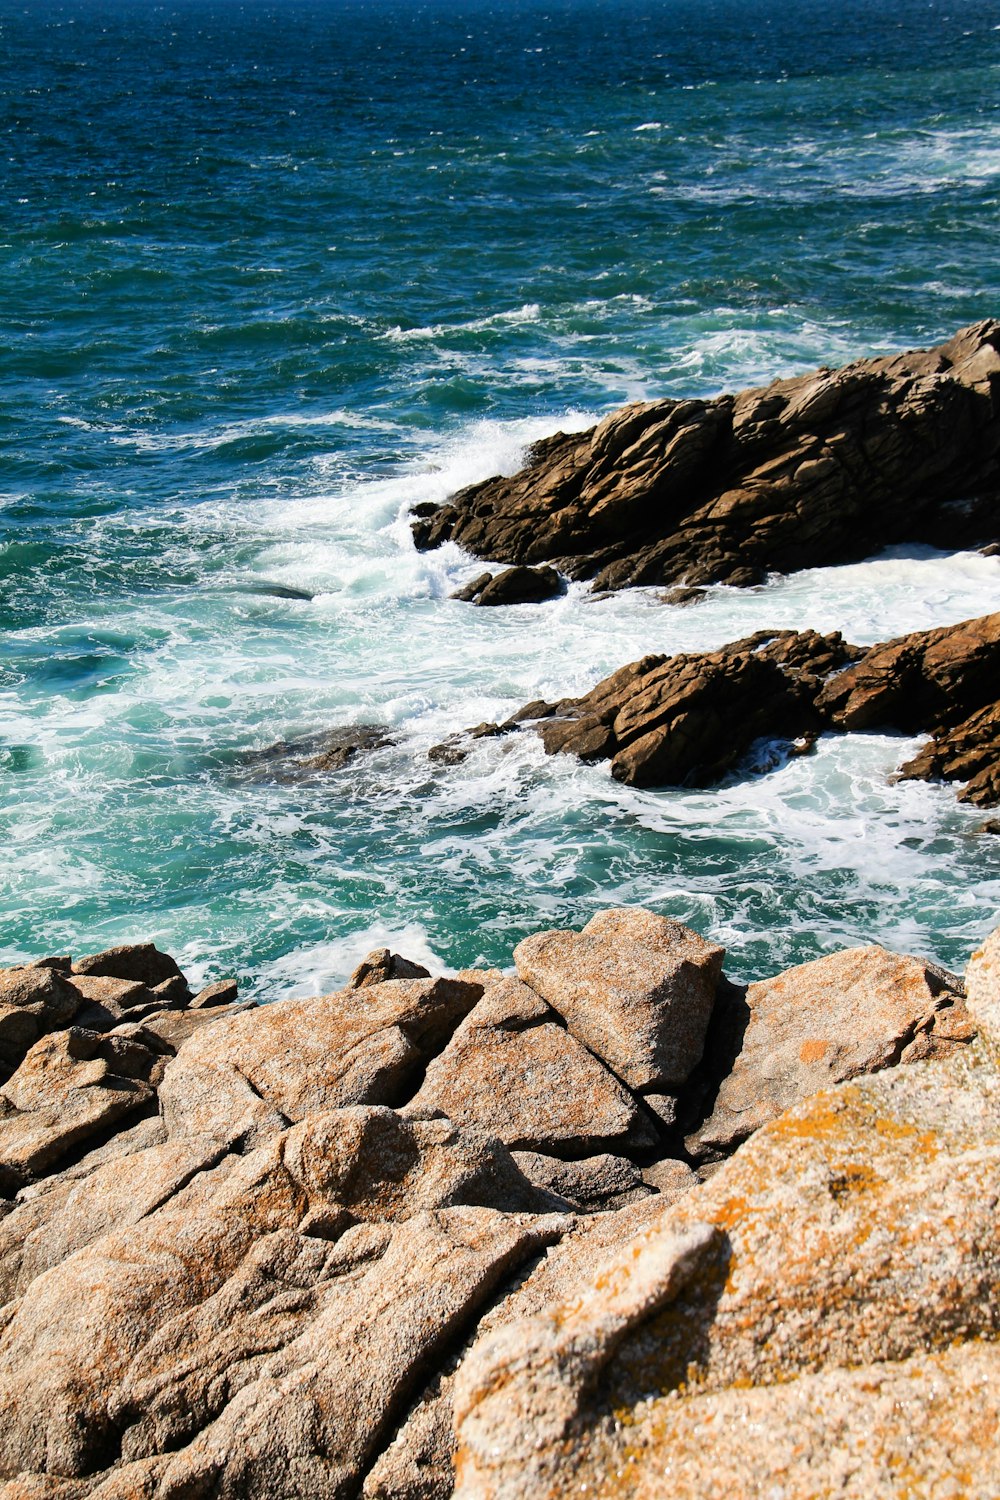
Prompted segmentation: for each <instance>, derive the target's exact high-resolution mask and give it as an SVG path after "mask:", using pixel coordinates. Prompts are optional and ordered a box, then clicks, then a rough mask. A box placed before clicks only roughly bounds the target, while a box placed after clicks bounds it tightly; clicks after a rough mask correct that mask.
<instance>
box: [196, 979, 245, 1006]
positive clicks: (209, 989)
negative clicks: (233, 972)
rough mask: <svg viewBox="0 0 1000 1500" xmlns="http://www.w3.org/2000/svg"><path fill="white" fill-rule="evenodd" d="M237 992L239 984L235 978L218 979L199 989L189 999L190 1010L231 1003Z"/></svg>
mask: <svg viewBox="0 0 1000 1500" xmlns="http://www.w3.org/2000/svg"><path fill="white" fill-rule="evenodd" d="M238 993H239V986H238V984H237V983H236V980H235V979H219V980H217V981H216V983H215V984H209V985H206V986H205V988H204V989H203V990H199V991H198V993H197V995H195V997H194V999H193V1000H192V1001H191V1009H192V1010H205V1009H207V1008H208V1007H210V1006H216V1005H231V1004H232V1003H233V1001H234V1000H235V999H236V997H237V995H238Z"/></svg>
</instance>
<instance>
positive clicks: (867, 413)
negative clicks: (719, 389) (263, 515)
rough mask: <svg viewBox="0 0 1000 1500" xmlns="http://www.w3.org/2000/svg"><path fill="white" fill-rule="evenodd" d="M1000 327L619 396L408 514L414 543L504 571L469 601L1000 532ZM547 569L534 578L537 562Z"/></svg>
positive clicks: (844, 558)
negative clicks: (727, 381)
mask: <svg viewBox="0 0 1000 1500" xmlns="http://www.w3.org/2000/svg"><path fill="white" fill-rule="evenodd" d="M998 498H1000V322H997V321H996V320H986V321H984V322H980V323H976V324H973V325H972V326H971V327H969V328H965V329H963V330H961V332H959V333H957V334H956V335H955V337H954V338H953V339H951V340H949V342H948V343H946V344H942V345H940V346H938V347H937V348H934V349H926V350H914V351H911V352H910V353H907V354H898V355H892V356H889V357H886V358H881V359H861V360H856V361H855V362H854V363H852V364H848V365H845V366H843V368H841V369H838V370H829V369H822V370H819V371H817V372H815V373H813V374H809V375H802V376H798V377H796V378H794V379H791V380H777V381H775V382H773V383H772V384H771V385H769V386H766V387H763V388H760V389H753V390H747V391H741V392H740V393H739V394H738V395H724V396H719V397H717V398H716V399H715V400H689V401H652V402H645V403H640V404H636V405H632V406H626V407H624V408H622V409H621V410H620V411H616V412H614V413H612V414H611V416H609V417H606V418H605V419H604V421H602V422H600V423H599V424H598V425H597V426H596V427H593V428H591V429H590V430H589V431H587V432H582V433H572V434H569V435H567V434H564V433H556V434H555V436H553V437H551V438H548V439H546V440H545V441H543V442H541V443H537V444H536V445H535V446H534V448H533V449H532V450H531V452H530V453H529V455H528V463H527V466H526V467H525V468H524V469H522V470H521V471H520V472H519V473H517V474H515V475H514V476H513V477H512V478H503V477H499V478H494V479H488V480H486V481H484V482H483V483H480V484H475V485H472V486H470V487H469V488H467V489H464V490H460V491H459V492H458V493H457V494H455V495H452V496H451V498H450V499H449V500H448V501H447V502H446V503H445V504H444V505H440V506H438V505H432V504H428V505H425V506H421V507H418V508H417V509H416V510H415V511H414V525H413V536H414V540H415V542H416V545H417V546H418V547H420V548H433V547H437V546H440V545H441V543H442V542H446V541H454V542H458V543H459V545H460V546H462V547H464V548H465V549H466V550H467V551H469V552H471V553H473V554H474V555H475V556H477V557H482V558H487V559H492V560H493V561H495V562H499V563H508V564H514V565H516V566H517V568H518V573H517V574H516V575H514V576H511V575H509V574H503V573H501V574H499V575H497V577H496V578H494V577H493V575H491V574H484V575H483V576H482V577H480V578H478V579H476V580H475V582H474V584H472V585H470V591H468V592H466V594H464V595H463V597H469V598H474V599H478V602H481V603H484V604H485V603H489V604H503V603H511V602H517V600H518V599H522V598H531V599H541V598H547V597H550V596H551V595H552V594H553V593H556V592H558V578H557V577H554V576H553V567H554V569H556V570H558V572H561V573H562V574H565V575H566V576H567V577H569V578H575V579H581V578H585V579H593V581H594V587H595V588H596V589H620V588H625V587H627V586H629V585H633V584H661V583H683V584H685V585H687V586H688V587H694V586H697V585H701V584H707V583H728V584H733V585H740V584H752V583H757V582H759V581H760V580H761V579H762V578H763V577H764V575H765V574H766V573H768V572H791V571H793V570H795V569H798V568H809V567H822V566H826V565H829V564H833V563H843V562H851V561H855V560H857V559H860V558H863V557H867V556H870V555H871V554H872V553H874V552H876V551H878V550H879V549H880V548H883V547H886V546H889V545H891V544H895V543H903V542H924V543H930V544H932V545H936V546H937V545H939V546H944V547H949V548H955V547H963V546H980V545H983V544H987V545H990V544H996V543H997V542H998V541H1000V510H998ZM537 564H552V565H553V567H546V568H544V569H542V570H540V573H539V576H538V577H537V578H535V579H534V580H532V579H531V578H530V576H529V574H528V569H529V567H530V566H531V565H537Z"/></svg>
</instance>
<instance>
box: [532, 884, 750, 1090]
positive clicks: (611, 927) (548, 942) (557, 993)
mask: <svg viewBox="0 0 1000 1500" xmlns="http://www.w3.org/2000/svg"><path fill="white" fill-rule="evenodd" d="M724 957H725V950H724V949H723V948H719V947H716V946H715V945H714V944H712V943H707V942H706V941H705V940H704V938H701V937H699V936H698V934H697V933H695V932H692V931H691V930H690V928H687V927H683V926H681V924H680V923H679V922H669V921H667V920H666V918H664V917H660V916H657V915H656V913H655V912H650V911H644V910H643V909H642V908H641V907H634V908H633V907H630V908H620V909H616V910H611V911H605V912H599V913H598V914H597V916H595V917H592V918H591V920H590V921H589V922H588V923H587V925H586V926H585V927H584V929H583V931H582V932H558V931H556V932H542V933H537V934H535V935H534V936H532V937H529V938H525V939H524V941H523V942H522V943H519V944H518V946H517V948H516V949H515V950H514V960H515V962H516V964H517V972H518V974H519V976H520V977H521V979H522V980H523V981H524V983H525V984H527V985H530V987H531V988H532V989H533V990H535V992H536V993H537V994H539V995H541V996H542V997H543V998H544V999H545V1000H547V1001H548V1002H549V1004H550V1005H551V1006H552V1007H553V1008H554V1009H555V1010H557V1011H558V1012H559V1014H560V1015H561V1016H563V1017H565V1020H566V1023H567V1025H568V1027H569V1029H570V1032H571V1033H572V1034H573V1036H575V1037H577V1038H578V1039H579V1040H580V1041H582V1042H583V1043H584V1045H585V1046H587V1047H589V1049H590V1050H591V1051H592V1052H594V1053H595V1054H596V1055H597V1056H598V1057H600V1058H601V1059H603V1061H605V1062H606V1063H607V1064H608V1066H609V1067H610V1068H611V1070H612V1071H613V1072H614V1073H615V1074H616V1075H617V1076H618V1077H619V1078H621V1079H622V1080H623V1081H624V1082H625V1083H626V1084H628V1086H629V1087H630V1088H633V1089H649V1090H652V1091H660V1090H669V1089H670V1088H671V1087H673V1086H676V1085H680V1084H682V1083H683V1082H684V1081H685V1079H686V1078H687V1076H688V1074H689V1073H690V1072H691V1069H692V1068H693V1067H694V1066H695V1064H696V1063H697V1062H698V1060H699V1058H700V1057H701V1054H702V1048H703V1046H704V1041H705V1032H706V1029H707V1027H708V1021H709V1017H710V1015H711V1013H712V1006H713V1004H714V1001H715V991H716V987H717V985H718V982H719V978H720V975H721V973H722V960H723V958H724Z"/></svg>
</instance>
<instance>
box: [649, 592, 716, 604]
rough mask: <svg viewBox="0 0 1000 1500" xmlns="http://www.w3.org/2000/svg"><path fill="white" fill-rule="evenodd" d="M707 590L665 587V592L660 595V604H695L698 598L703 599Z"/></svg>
mask: <svg viewBox="0 0 1000 1500" xmlns="http://www.w3.org/2000/svg"><path fill="white" fill-rule="evenodd" d="M707 592H708V590H707V589H698V588H676V589H667V591H666V593H665V594H661V595H660V602H661V604H697V602H698V600H699V599H704V598H705V596H706V594H707Z"/></svg>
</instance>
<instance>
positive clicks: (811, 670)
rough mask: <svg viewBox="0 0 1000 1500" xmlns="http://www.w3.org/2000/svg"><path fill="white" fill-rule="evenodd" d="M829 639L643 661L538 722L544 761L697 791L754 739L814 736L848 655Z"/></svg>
mask: <svg viewBox="0 0 1000 1500" xmlns="http://www.w3.org/2000/svg"><path fill="white" fill-rule="evenodd" d="M858 654H859V653H858V650H857V648H856V647H854V646H848V645H846V644H845V643H844V641H842V640H841V638H840V636H839V635H836V634H835V635H829V636H821V635H817V634H816V633H815V632H814V631H808V630H807V631H802V632H796V631H792V630H785V631H779V632H777V633H773V632H767V631H764V632H761V633H760V634H759V635H755V636H749V637H748V638H747V639H746V640H742V641H736V642H734V643H733V644H732V645H730V646H724V647H722V649H721V650H718V651H707V652H703V653H700V654H698V655H691V656H671V657H666V656H645V657H643V658H642V659H641V660H640V661H637V662H633V663H631V664H630V665H629V666H627V667H623V668H622V669H621V670H620V671H618V672H615V673H613V674H612V675H611V676H610V677H606V678H605V679H604V680H603V681H602V682H599V683H598V684H597V686H596V687H595V688H593V689H592V690H591V691H590V692H589V693H587V694H585V695H584V697H582V698H577V699H570V700H567V701H564V702H562V703H560V704H558V705H556V706H555V709H554V713H553V715H552V716H550V717H547V718H545V719H543V720H541V722H540V723H539V725H538V733H539V734H540V735H541V738H542V742H543V744H544V745H545V748H546V750H548V751H549V753H550V754H554V753H556V752H566V753H569V754H572V755H576V756H578V757H579V758H580V759H581V760H610V761H611V773H612V775H613V776H614V777H615V779H616V780H618V781H624V782H627V783H628V784H629V785H630V786H631V785H635V786H679V785H681V784H682V783H693V784H695V785H699V786H704V785H707V784H709V783H710V782H713V781H717V780H718V779H719V777H720V776H722V775H723V774H724V773H725V772H726V771H728V770H730V769H731V768H732V767H733V766H735V765H737V763H738V762H739V761H740V760H741V759H742V758H743V757H744V756H745V755H746V753H747V751H748V750H749V748H750V746H751V745H752V744H753V742H754V741H755V740H757V739H761V738H771V739H773V738H779V739H784V740H786V741H793V740H795V739H796V738H799V737H807V736H810V735H813V734H815V732H816V730H817V729H818V728H819V727H820V725H821V723H822V720H821V718H820V716H819V715H818V714H817V712H816V710H815V708H814V706H813V705H814V701H815V699H816V696H817V694H818V693H819V691H820V689H821V687H822V686H823V683H824V681H825V680H826V678H827V677H828V676H829V675H830V674H831V673H833V672H835V671H838V670H839V669H841V668H842V667H843V666H844V665H845V664H846V663H847V662H849V661H851V660H853V659H854V658H855V657H856V656H857V655H858Z"/></svg>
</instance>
